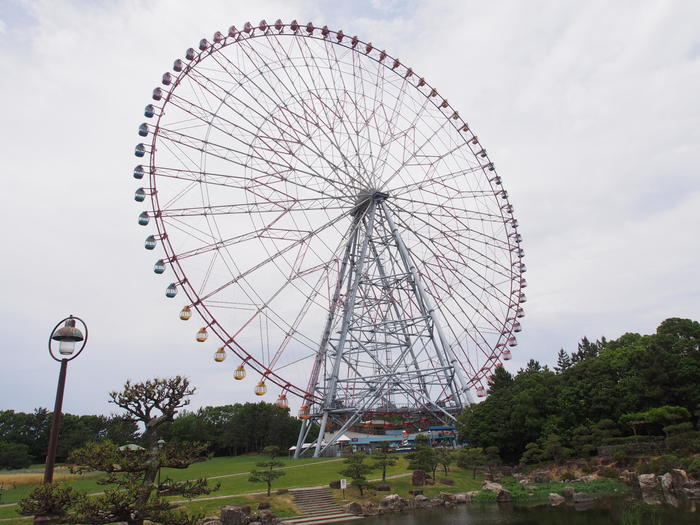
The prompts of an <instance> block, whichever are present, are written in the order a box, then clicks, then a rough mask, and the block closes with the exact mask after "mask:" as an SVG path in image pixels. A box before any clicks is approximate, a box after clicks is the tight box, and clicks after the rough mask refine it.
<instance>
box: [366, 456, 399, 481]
mask: <svg viewBox="0 0 700 525" xmlns="http://www.w3.org/2000/svg"><path fill="white" fill-rule="evenodd" d="M372 460H373V461H374V463H373V464H372V468H373V469H375V470H376V469H382V481H386V469H387V467H393V466H394V465H396V462H397V461H398V460H397V459H396V457H395V456H393V455H391V454H390V453H389V449H388V448H381V449H378V450H376V451H375V452H374V454H372Z"/></svg>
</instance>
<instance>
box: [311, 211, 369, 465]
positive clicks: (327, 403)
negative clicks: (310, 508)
mask: <svg viewBox="0 0 700 525" xmlns="http://www.w3.org/2000/svg"><path fill="white" fill-rule="evenodd" d="M376 207H377V203H375V202H372V203H371V204H370V205H369V208H368V212H367V214H368V219H367V227H366V229H365V236H364V239H363V240H362V248H361V249H360V253H359V254H358V255H359V256H358V257H356V258H355V259H354V263H355V269H354V272H353V276H352V278H351V279H352V281H351V283H350V289H349V290H348V292H349V293H348V298H347V302H346V303H345V307H344V309H343V322H342V325H341V327H340V335H339V338H338V345H337V346H336V350H335V360H334V361H333V370H332V372H331V376H330V381H329V384H328V387H327V388H326V392H325V396H324V403H323V404H324V407H323V420H322V421H323V422H324V423H325V422H326V421H327V420H328V412H329V411H330V410H331V405H332V403H333V400H334V399H335V391H336V387H337V385H338V374H339V373H340V363H341V361H342V360H343V347H344V346H345V341H346V340H347V337H348V331H349V328H350V319H351V318H352V312H353V308H354V306H355V299H356V297H357V289H358V287H359V283H360V279H361V278H362V270H363V269H364V265H365V259H366V258H367V248H368V247H369V240H370V237H372V231H373V229H374V215H375V210H376ZM358 223H359V221H358ZM358 231H359V229H358ZM324 431H325V424H324V426H323V427H322V428H321V429H319V436H320V435H321V433H322V432H324ZM321 441H322V440H321V438H320V437H319V439H318V440H317V442H316V451H315V453H314V457H318V454H320V453H321ZM327 447H328V445H326V448H327Z"/></svg>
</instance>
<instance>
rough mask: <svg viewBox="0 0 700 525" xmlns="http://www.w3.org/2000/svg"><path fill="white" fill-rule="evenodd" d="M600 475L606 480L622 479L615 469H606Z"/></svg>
mask: <svg viewBox="0 0 700 525" xmlns="http://www.w3.org/2000/svg"><path fill="white" fill-rule="evenodd" d="M599 474H600V475H601V476H603V477H604V478H609V479H617V478H619V477H620V471H619V470H618V469H616V468H613V467H605V468H604V469H602V470H600V471H599Z"/></svg>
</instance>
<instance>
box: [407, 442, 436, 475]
mask: <svg viewBox="0 0 700 525" xmlns="http://www.w3.org/2000/svg"><path fill="white" fill-rule="evenodd" d="M414 447H415V452H411V453H410V454H408V455H407V456H406V457H407V458H408V468H409V470H422V471H424V472H430V473H431V475H432V477H433V481H434V480H435V471H436V470H437V468H438V465H439V463H438V457H437V454H436V453H435V449H434V448H433V447H431V446H430V445H429V444H428V438H426V437H425V436H424V435H422V434H419V435H417V436H416V441H415V445H414Z"/></svg>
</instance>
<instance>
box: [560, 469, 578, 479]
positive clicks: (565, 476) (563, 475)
mask: <svg viewBox="0 0 700 525" xmlns="http://www.w3.org/2000/svg"><path fill="white" fill-rule="evenodd" d="M559 479H560V480H561V481H573V480H575V479H576V474H574V473H573V472H571V471H569V470H565V471H564V472H562V473H561V475H560V476H559Z"/></svg>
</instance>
